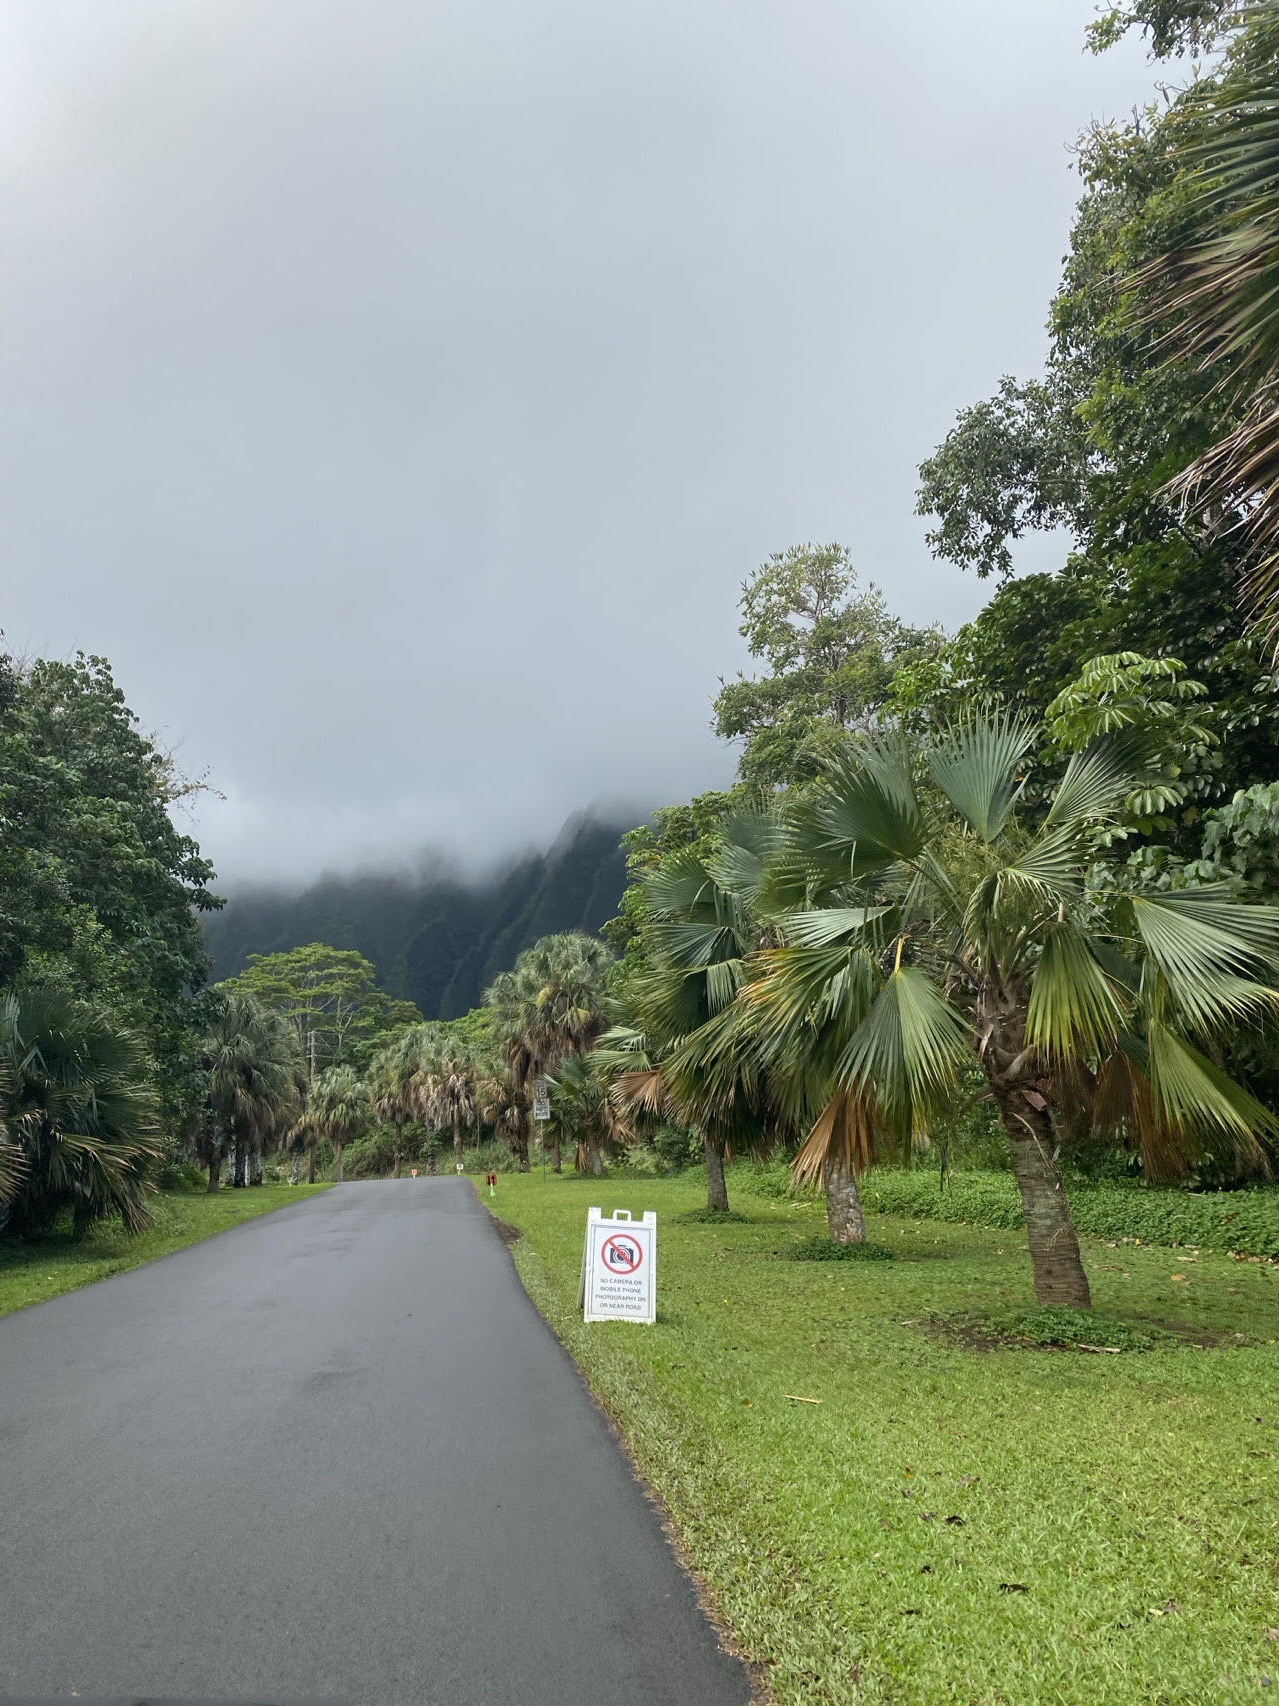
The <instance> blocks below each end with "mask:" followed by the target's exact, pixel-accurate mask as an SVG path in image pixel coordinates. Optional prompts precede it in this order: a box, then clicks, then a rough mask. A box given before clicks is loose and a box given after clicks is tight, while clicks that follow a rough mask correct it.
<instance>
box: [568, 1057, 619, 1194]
mask: <svg viewBox="0 0 1279 1706" xmlns="http://www.w3.org/2000/svg"><path fill="white" fill-rule="evenodd" d="M550 1090H551V1118H552V1120H553V1122H554V1129H555V1132H556V1135H557V1138H558V1139H559V1140H560V1141H561V1142H562V1141H563V1140H564V1139H565V1138H567V1139H568V1140H569V1142H571V1143H573V1144H575V1145H576V1149H577V1170H578V1172H579V1173H591V1174H594V1175H595V1176H596V1177H598V1176H599V1175H601V1174H602V1173H603V1171H604V1157H605V1155H606V1154H616V1153H617V1151H618V1150H619V1149H621V1148H622V1147H623V1146H624V1145H625V1144H626V1143H628V1142H629V1141H630V1139H631V1138H632V1136H633V1135H634V1129H635V1122H634V1119H633V1117H632V1114H631V1111H630V1109H629V1108H628V1107H627V1106H626V1105H625V1103H624V1102H622V1101H619V1100H618V1099H615V1098H614V1097H613V1096H612V1095H611V1094H610V1078H609V1074H608V1072H607V1070H606V1069H602V1067H601V1063H600V1062H599V1060H598V1057H597V1056H596V1054H595V1053H591V1054H571V1055H569V1056H568V1057H567V1058H566V1059H565V1060H564V1061H563V1062H562V1064H561V1065H560V1066H559V1067H558V1068H557V1072H556V1076H555V1077H554V1078H553V1079H551V1081H550Z"/></svg>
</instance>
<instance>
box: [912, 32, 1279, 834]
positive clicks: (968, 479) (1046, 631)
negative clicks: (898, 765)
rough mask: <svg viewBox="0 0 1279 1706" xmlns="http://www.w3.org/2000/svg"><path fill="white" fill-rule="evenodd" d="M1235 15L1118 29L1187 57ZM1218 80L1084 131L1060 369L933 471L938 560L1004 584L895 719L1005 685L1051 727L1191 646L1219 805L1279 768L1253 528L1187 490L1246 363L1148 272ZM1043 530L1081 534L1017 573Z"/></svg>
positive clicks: (1062, 293)
mask: <svg viewBox="0 0 1279 1706" xmlns="http://www.w3.org/2000/svg"><path fill="white" fill-rule="evenodd" d="M1120 12H1122V18H1120ZM1218 13H1220V14H1221V16H1222V17H1224V16H1225V13H1224V11H1222V9H1220V8H1211V7H1206V6H1205V7H1200V8H1195V7H1184V6H1180V5H1177V4H1171V5H1164V4H1160V3H1158V0H1154V3H1149V4H1148V3H1147V0H1137V3H1135V4H1134V5H1132V6H1126V7H1124V8H1121V9H1120V10H1119V11H1117V12H1116V13H1115V14H1114V17H1115V18H1120V21H1121V22H1122V21H1123V20H1127V22H1128V23H1130V24H1133V25H1137V24H1140V25H1141V26H1142V27H1149V28H1150V29H1151V31H1152V32H1153V33H1154V39H1157V42H1158V44H1159V47H1160V51H1172V50H1175V46H1176V44H1177V42H1179V41H1181V40H1182V39H1183V38H1182V36H1181V34H1180V33H1179V32H1181V31H1182V29H1183V26H1184V28H1185V29H1186V30H1189V31H1191V32H1192V33H1193V31H1194V30H1195V29H1197V28H1199V27H1200V26H1201V25H1203V26H1207V25H1208V24H1209V23H1210V22H1212V21H1213V20H1214V19H1215V18H1216V17H1217V14H1218ZM1186 39H1188V38H1186ZM1210 87H1211V88H1214V89H1215V88H1216V87H1217V83H1216V80H1215V73H1214V74H1213V75H1210V76H1208V77H1205V78H1200V79H1199V80H1198V81H1197V83H1196V84H1195V85H1194V86H1193V87H1192V88H1191V89H1189V90H1188V91H1185V92H1183V93H1180V94H1175V93H1174V94H1171V95H1170V98H1169V101H1168V103H1167V105H1166V106H1163V107H1159V108H1155V107H1152V108H1151V109H1149V110H1148V111H1147V112H1145V113H1142V114H1140V115H1138V117H1137V118H1136V119H1135V120H1134V121H1133V122H1132V123H1131V124H1128V125H1113V126H1104V127H1101V126H1099V127H1097V128H1096V129H1094V130H1093V132H1091V133H1090V134H1089V135H1088V136H1087V137H1085V139H1084V140H1083V143H1082V144H1081V148H1080V154H1079V163H1080V171H1081V174H1082V176H1083V179H1084V185H1085V191H1084V196H1083V199H1082V201H1081V202H1080V205H1079V208H1078V211H1077V214H1076V219H1075V224H1074V228H1073V231H1072V235H1071V246H1070V253H1069V254H1068V256H1067V258H1066V264H1065V270H1064V274H1063V277H1062V281H1061V285H1060V288H1059V290H1058V292H1057V295H1056V297H1055V299H1054V302H1053V305H1052V312H1051V321H1050V329H1051V333H1052V342H1051V346H1050V354H1049V360H1048V364H1047V368H1046V371H1045V374H1044V375H1043V377H1042V378H1041V379H1036V380H1032V381H1028V382H1021V381H1016V380H1012V379H1006V380H1005V381H1003V382H1002V384H1001V387H1000V390H999V392H998V394H997V396H996V398H995V399H993V400H991V401H990V402H989V403H986V404H978V405H977V406H976V407H974V408H971V409H968V410H966V411H965V412H964V413H963V414H962V415H961V416H960V418H959V420H958V422H957V423H956V426H955V428H954V430H953V431H952V432H951V433H950V435H949V436H948V437H947V439H946V440H945V442H944V443H943V444H942V445H941V446H940V447H939V449H938V450H937V452H936V453H935V455H934V456H932V457H931V458H929V459H928V460H927V461H926V462H925V463H924V464H923V466H922V467H921V469H920V475H921V486H920V495H919V509H920V512H921V513H922V514H925V515H927V516H929V517H931V518H932V520H933V523H934V525H933V528H932V531H931V532H930V534H929V540H930V543H931V545H932V548H933V550H934V552H935V553H936V554H937V555H939V556H941V557H944V558H946V559H947V560H949V561H952V562H954V563H956V564H958V565H959V566H961V567H964V568H970V569H973V570H975V571H976V572H977V573H978V574H979V575H993V576H996V577H1000V578H1002V579H1004V582H1005V584H1003V585H1002V586H1001V588H1000V590H999V591H998V592H997V593H996V595H995V597H994V598H993V599H992V600H991V602H990V604H989V605H988V606H987V608H986V609H985V610H984V611H983V612H982V613H981V614H980V616H978V618H977V619H976V620H975V621H974V622H973V623H971V624H970V625H969V626H968V627H966V628H965V629H964V630H962V631H961V633H960V634H959V635H958V636H957V638H956V640H955V642H954V643H953V645H952V646H951V647H950V648H948V651H947V654H946V657H945V659H944V660H943V662H942V664H941V665H940V666H939V667H938V668H937V669H935V670H934V671H933V672H932V679H931V680H930V679H928V672H927V671H922V672H921V671H919V670H916V671H915V672H914V674H913V676H912V675H911V673H910V672H905V673H906V676H907V679H905V680H903V681H899V682H898V683H897V692H896V699H895V705H894V708H895V709H896V710H897V711H898V712H899V714H903V715H905V716H906V719H907V720H908V721H909V722H910V724H911V726H912V727H915V728H917V729H918V728H921V727H923V726H926V724H927V721H928V713H929V711H930V710H932V711H934V712H936V713H938V714H940V715H942V716H943V718H944V716H945V715H946V714H950V715H953V714H954V713H955V711H956V710H957V709H958V708H960V706H962V704H963V703H964V701H965V699H971V697H972V696H973V695H974V694H987V695H990V696H992V697H995V698H997V699H999V700H1001V701H1002V702H1003V703H1004V704H1006V705H1007V706H1008V707H1009V708H1010V709H1013V710H1016V711H1020V712H1024V713H1026V714H1028V715H1031V716H1033V717H1034V718H1036V719H1038V718H1040V717H1042V715H1043V713H1044V712H1045V710H1046V709H1047V706H1048V704H1049V703H1050V702H1051V701H1052V699H1053V698H1054V697H1055V696H1056V695H1057V694H1058V693H1060V692H1061V691H1062V690H1063V688H1065V687H1066V686H1067V684H1068V683H1069V682H1070V681H1072V680H1074V679H1075V678H1077V677H1078V676H1079V674H1080V672H1081V670H1082V669H1083V668H1084V666H1085V664H1086V663H1087V662H1088V660H1089V659H1091V658H1094V657H1096V656H1098V655H1101V654H1114V653H1119V652H1129V651H1132V652H1137V653H1140V654H1141V655H1142V656H1144V657H1147V658H1158V657H1161V656H1174V657H1177V658H1180V659H1182V660H1183V662H1184V665H1185V668H1186V670H1187V672H1188V673H1189V675H1190V676H1191V677H1192V678H1194V679H1196V680H1198V681H1201V682H1202V683H1203V684H1204V687H1205V688H1206V697H1205V705H1206V706H1207V707H1209V708H1211V710H1212V712H1213V714H1214V717H1215V719H1216V721H1215V730H1216V733H1217V734H1218V736H1219V739H1220V745H1219V746H1218V747H1217V748H1215V749H1214V752H1213V754H1212V755H1211V758H1210V761H1209V763H1208V765H1207V770H1208V773H1209V775H1210V777H1211V779H1212V780H1213V781H1214V784H1215V795H1214V797H1215V798H1218V799H1220V798H1221V797H1223V796H1225V797H1228V796H1229V794H1230V793H1232V792H1233V791H1234V790H1235V789H1238V788H1246V787H1249V786H1251V785H1253V784H1254V783H1257V782H1263V781H1268V780H1270V778H1271V777H1272V776H1273V775H1274V774H1275V772H1276V736H1277V734H1279V699H1277V695H1276V690H1277V685H1279V684H1277V682H1276V676H1275V671H1274V667H1273V662H1272V659H1271V658H1270V656H1269V655H1268V653H1267V651H1266V648H1265V646H1264V644H1263V643H1262V641H1261V639H1260V638H1259V636H1258V635H1257V634H1256V633H1255V632H1254V631H1252V630H1251V628H1250V625H1249V622H1248V620H1247V619H1246V617H1245V615H1244V613H1243V612H1242V611H1241V609H1240V607H1239V600H1238V592H1237V587H1238V579H1239V575H1240V573H1241V572H1242V570H1243V568H1244V565H1245V557H1246V552H1245V549H1244V543H1243V541H1242V539H1241V537H1240V536H1239V535H1238V533H1237V532H1236V533H1231V532H1229V531H1223V530H1220V529H1215V530H1208V529H1205V528H1201V527H1195V526H1193V525H1190V524H1188V522H1187V518H1186V516H1185V514H1184V513H1183V508H1182V505H1181V502H1180V501H1179V500H1178V498H1177V497H1176V495H1175V493H1174V492H1173V491H1172V489H1171V486H1170V483H1171V482H1174V481H1175V480H1176V479H1177V478H1178V476H1179V475H1181V474H1182V473H1183V471H1185V470H1186V469H1187V468H1189V467H1191V466H1193V465H1194V464H1195V463H1196V461H1197V459H1198V458H1200V457H1201V456H1202V455H1203V454H1204V452H1205V451H1207V450H1208V449H1209V448H1210V447H1211V446H1212V445H1214V444H1215V443H1218V442H1219V441H1220V440H1221V437H1222V434H1223V432H1228V431H1229V430H1231V428H1232V427H1233V425H1234V424H1236V421H1237V417H1238V411H1239V404H1238V403H1237V402H1233V401H1232V400H1231V393H1230V387H1229V384H1226V383H1223V381H1224V380H1228V379H1229V372H1228V364H1227V363H1223V362H1220V361H1213V362H1209V363H1207V364H1205V362H1204V361H1203V360H1202V359H1201V358H1198V357H1192V356H1191V355H1189V354H1188V353H1187V352H1185V351H1182V352H1180V353H1179V352H1178V351H1177V350H1176V349H1175V347H1174V346H1173V345H1171V344H1170V343H1169V342H1168V341H1167V339H1166V337H1165V335H1164V333H1165V329H1166V328H1164V327H1161V325H1160V323H1159V316H1158V312H1157V308H1158V300H1157V292H1156V290H1155V289H1154V287H1153V285H1152V284H1150V283H1149V282H1148V276H1149V275H1148V269H1149V267H1150V264H1151V263H1152V262H1153V261H1155V260H1157V259H1158V258H1159V257H1161V256H1165V255H1167V254H1169V253H1175V252H1180V251H1182V250H1184V249H1185V247H1186V245H1187V244H1191V243H1193V241H1194V235H1195V232H1196V230H1197V229H1198V220H1199V211H1198V201H1199V192H1198V189H1197V187H1196V185H1195V183H1194V181H1193V179H1194V175H1193V173H1192V172H1191V171H1190V170H1188V168H1187V163H1186V159H1185V156H1184V154H1183V146H1188V145H1189V144H1190V139H1191V138H1202V137H1203V135H1204V134H1205V129H1210V128H1211V125H1212V123H1214V122H1216V121H1215V120H1214V119H1213V118H1212V115H1211V106H1212V97H1211V96H1210V94H1209V89H1210ZM1044 528H1060V529H1062V530H1064V531H1065V532H1066V533H1067V534H1068V535H1069V537H1070V541H1071V547H1070V552H1069V555H1068V557H1067V560H1066V563H1065V566H1064V568H1063V570H1062V572H1061V574H1060V575H1057V576H1048V575H1036V576H1030V577H1027V578H1026V579H1025V580H1023V581H1020V582H1018V581H1016V580H1011V579H1007V577H1008V576H1009V575H1010V574H1011V573H1012V570H1013V569H1014V567H1015V549H1014V548H1015V545H1016V542H1017V540H1018V539H1019V538H1020V537H1021V536H1022V535H1023V534H1025V533H1027V532H1032V531H1037V530H1040V529H1044ZM903 689H904V690H905V703H904V704H903V703H902V690H903ZM1192 803H1194V804H1196V806H1197V805H1199V804H1200V803H1202V802H1200V801H1194V802H1192Z"/></svg>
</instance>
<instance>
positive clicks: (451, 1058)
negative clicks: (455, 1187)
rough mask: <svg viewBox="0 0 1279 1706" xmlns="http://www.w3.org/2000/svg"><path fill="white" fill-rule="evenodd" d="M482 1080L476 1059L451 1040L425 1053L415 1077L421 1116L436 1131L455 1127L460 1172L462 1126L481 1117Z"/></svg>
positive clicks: (419, 1115)
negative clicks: (451, 1042)
mask: <svg viewBox="0 0 1279 1706" xmlns="http://www.w3.org/2000/svg"><path fill="white" fill-rule="evenodd" d="M479 1080H480V1073H479V1068H478V1066H477V1064H476V1062H475V1060H474V1059H473V1058H472V1057H471V1056H470V1055H468V1054H464V1053H463V1052H462V1051H461V1050H460V1049H458V1048H457V1047H456V1046H455V1045H452V1044H450V1043H445V1044H444V1045H443V1046H442V1047H441V1049H440V1051H439V1052H438V1053H433V1054H428V1055H426V1056H424V1057H423V1060H422V1062H421V1064H420V1066H419V1069H418V1073H417V1076H416V1078H415V1080H414V1086H415V1088H414V1092H413V1094H414V1099H415V1100H414V1105H415V1108H416V1110H417V1114H418V1118H419V1119H421V1120H422V1121H423V1122H424V1123H425V1124H426V1125H429V1126H430V1127H432V1129H433V1130H435V1131H442V1130H443V1129H444V1128H445V1127H450V1128H451V1129H452V1132H453V1152H454V1154H455V1155H456V1156H457V1166H458V1171H459V1172H460V1171H461V1170H462V1168H463V1167H464V1165H465V1154H464V1151H463V1145H462V1132H463V1129H464V1128H467V1127H470V1126H473V1125H474V1124H475V1122H476V1120H477V1119H478V1118H479V1097H478V1090H479Z"/></svg>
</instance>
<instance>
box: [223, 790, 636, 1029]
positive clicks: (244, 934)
mask: <svg viewBox="0 0 1279 1706" xmlns="http://www.w3.org/2000/svg"><path fill="white" fill-rule="evenodd" d="M636 821H637V818H631V819H629V820H628V821H626V822H624V823H623V822H606V821H603V820H602V819H600V818H598V817H597V816H595V814H593V813H591V812H579V813H576V814H574V815H573V816H572V817H570V818H569V819H568V820H567V822H566V823H565V824H564V826H563V828H562V829H561V830H560V832H559V834H558V835H557V836H556V837H555V839H554V840H553V841H552V843H551V845H550V846H549V847H548V848H547V849H546V850H545V851H544V852H539V851H537V850H535V849H530V850H528V851H526V852H523V853H520V854H517V855H515V856H514V857H513V858H512V859H511V860H509V861H508V863H507V864H505V865H503V866H501V867H499V869H498V870H497V871H495V872H494V873H493V874H492V875H491V876H489V877H487V878H473V877H467V876H466V875H465V874H463V873H461V872H460V871H458V870H457V868H456V866H454V865H451V864H447V863H445V861H444V860H443V859H441V858H439V857H438V856H435V857H436V860H437V862H436V863H432V862H431V856H430V855H428V856H427V857H426V858H424V859H423V861H422V862H421V863H420V865H419V868H418V869H417V870H416V871H408V870H401V871H396V872H371V871H363V872H360V871H356V872H352V873H347V874H342V873H330V874H326V875H324V876H321V877H319V878H317V879H316V880H314V881H313V882H310V883H308V884H307V885H306V886H305V887H303V888H301V889H298V890H294V891H289V890H286V889H282V888H281V887H280V886H279V885H270V886H268V885H265V884H263V885H246V886H245V887H244V888H242V889H240V890H238V891H236V892H234V893H233V894H231V895H229V896H228V898H227V904H226V906H225V907H223V908H222V910H221V911H220V912H216V913H213V914H211V915H210V916H209V918H208V920H207V923H206V929H205V935H206V941H207V944H208V949H209V954H210V957H211V959H212V962H213V969H212V973H211V975H212V978H213V979H214V980H215V981H217V980H221V979H222V978H225V977H232V976H234V975H235V973H236V972H238V971H241V970H243V968H244V966H245V964H246V962H247V959H248V956H249V955H250V954H270V953H278V952H283V951H286V950H288V949H290V948H297V947H301V946H303V945H304V944H305V943H307V942H327V943H329V944H330V946H332V947H335V948H355V949H357V950H358V951H359V952H360V953H362V954H364V955H365V956H366V957H367V958H368V959H370V960H372V961H373V963H374V965H376V967H377V969H378V982H379V983H380V984H381V986H382V987H383V988H384V989H386V990H387V991H388V992H389V993H390V994H392V995H396V996H399V997H402V998H404V999H407V1000H410V1001H416V1002H417V1004H418V1006H419V1007H420V1008H421V1009H422V1012H423V1013H424V1014H425V1016H426V1017H427V1018H428V1019H454V1018H457V1017H458V1016H459V1015H460V1014H462V1013H465V1012H468V1011H469V1010H470V1009H471V1008H472V1007H475V1006H478V1005H479V1003H480V1001H481V1000H482V999H483V994H484V990H485V988H486V987H487V985H488V984H490V983H491V982H492V981H493V979H494V978H495V977H496V976H497V975H498V973H499V972H502V971H505V970H507V968H508V967H510V966H512V965H513V964H514V963H515V960H516V958H517V956H518V955H519V954H520V953H521V951H522V950H523V949H524V948H527V947H529V946H531V944H532V943H533V942H535V941H537V940H538V938H539V937H541V936H549V935H552V934H554V933H556V932H558V931H562V930H585V931H587V932H588V933H591V934H595V933H598V931H599V930H600V928H601V926H602V925H603V924H605V923H606V922H607V921H608V920H609V919H610V918H612V917H614V916H615V914H616V913H617V910H618V906H619V904H620V902H621V897H622V890H623V889H624V888H625V886H626V858H625V855H624V853H623V852H622V849H621V838H622V836H623V835H624V834H625V833H626V832H627V830H629V829H631V828H632V827H633V826H634V823H635V822H636Z"/></svg>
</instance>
